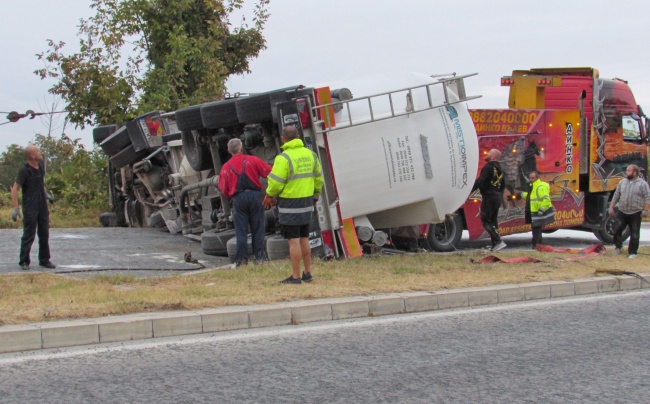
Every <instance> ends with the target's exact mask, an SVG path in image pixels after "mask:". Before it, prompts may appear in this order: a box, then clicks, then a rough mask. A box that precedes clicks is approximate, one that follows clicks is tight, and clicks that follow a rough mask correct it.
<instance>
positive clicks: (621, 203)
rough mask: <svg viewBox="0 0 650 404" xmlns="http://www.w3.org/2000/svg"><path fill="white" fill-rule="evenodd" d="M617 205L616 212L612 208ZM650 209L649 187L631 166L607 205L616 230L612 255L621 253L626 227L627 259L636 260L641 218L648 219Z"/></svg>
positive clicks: (636, 167)
mask: <svg viewBox="0 0 650 404" xmlns="http://www.w3.org/2000/svg"><path fill="white" fill-rule="evenodd" d="M617 203H618V212H615V211H614V207H615V206H616V204H617ZM648 208H650V187H648V183H647V182H645V181H644V180H643V178H641V177H639V167H638V166H636V165H634V164H631V165H629V166H627V170H625V178H623V179H622V180H621V182H619V183H618V186H617V187H616V191H614V196H613V197H612V202H611V203H610V205H609V215H610V216H611V217H614V216H616V222H617V223H616V229H615V231H614V246H615V247H616V248H615V249H614V254H620V253H621V247H623V240H622V238H623V237H622V234H623V230H625V228H626V227H628V226H629V227H630V242H629V244H628V247H627V253H628V256H629V258H636V257H637V253H638V251H639V238H640V234H641V218H645V217H648Z"/></svg>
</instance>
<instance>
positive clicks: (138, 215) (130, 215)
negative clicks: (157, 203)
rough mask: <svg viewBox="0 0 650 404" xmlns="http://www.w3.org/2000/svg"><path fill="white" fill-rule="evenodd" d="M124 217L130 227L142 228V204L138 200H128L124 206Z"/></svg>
mask: <svg viewBox="0 0 650 404" xmlns="http://www.w3.org/2000/svg"><path fill="white" fill-rule="evenodd" d="M124 216H125V217H126V221H127V223H128V224H129V227H135V228H140V227H142V224H143V223H142V216H143V213H142V204H141V203H140V201H138V200H137V199H127V200H126V203H125V204H124Z"/></svg>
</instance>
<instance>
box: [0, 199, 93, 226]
mask: <svg viewBox="0 0 650 404" xmlns="http://www.w3.org/2000/svg"><path fill="white" fill-rule="evenodd" d="M12 211H13V208H11V207H0V229H22V228H23V222H22V219H18V220H17V221H15V222H14V221H13V220H11V212H12ZM21 213H22V210H21ZM101 213H102V212H100V211H99V210H96V209H71V208H63V207H59V206H57V205H56V204H55V205H53V206H52V205H51V206H50V227H51V228H53V229H56V228H80V227H99V226H100V223H99V215H100V214H101Z"/></svg>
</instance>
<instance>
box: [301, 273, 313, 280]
mask: <svg viewBox="0 0 650 404" xmlns="http://www.w3.org/2000/svg"><path fill="white" fill-rule="evenodd" d="M313 280H314V277H313V276H311V272H303V273H302V281H303V282H307V283H309V282H311V281H313Z"/></svg>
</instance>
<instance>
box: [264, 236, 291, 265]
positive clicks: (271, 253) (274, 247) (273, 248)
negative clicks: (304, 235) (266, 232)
mask: <svg viewBox="0 0 650 404" xmlns="http://www.w3.org/2000/svg"><path fill="white" fill-rule="evenodd" d="M266 255H267V256H268V258H269V261H274V260H281V259H285V258H289V241H288V240H287V239H285V238H284V237H282V236H280V235H275V236H272V237H269V239H268V240H266Z"/></svg>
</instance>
